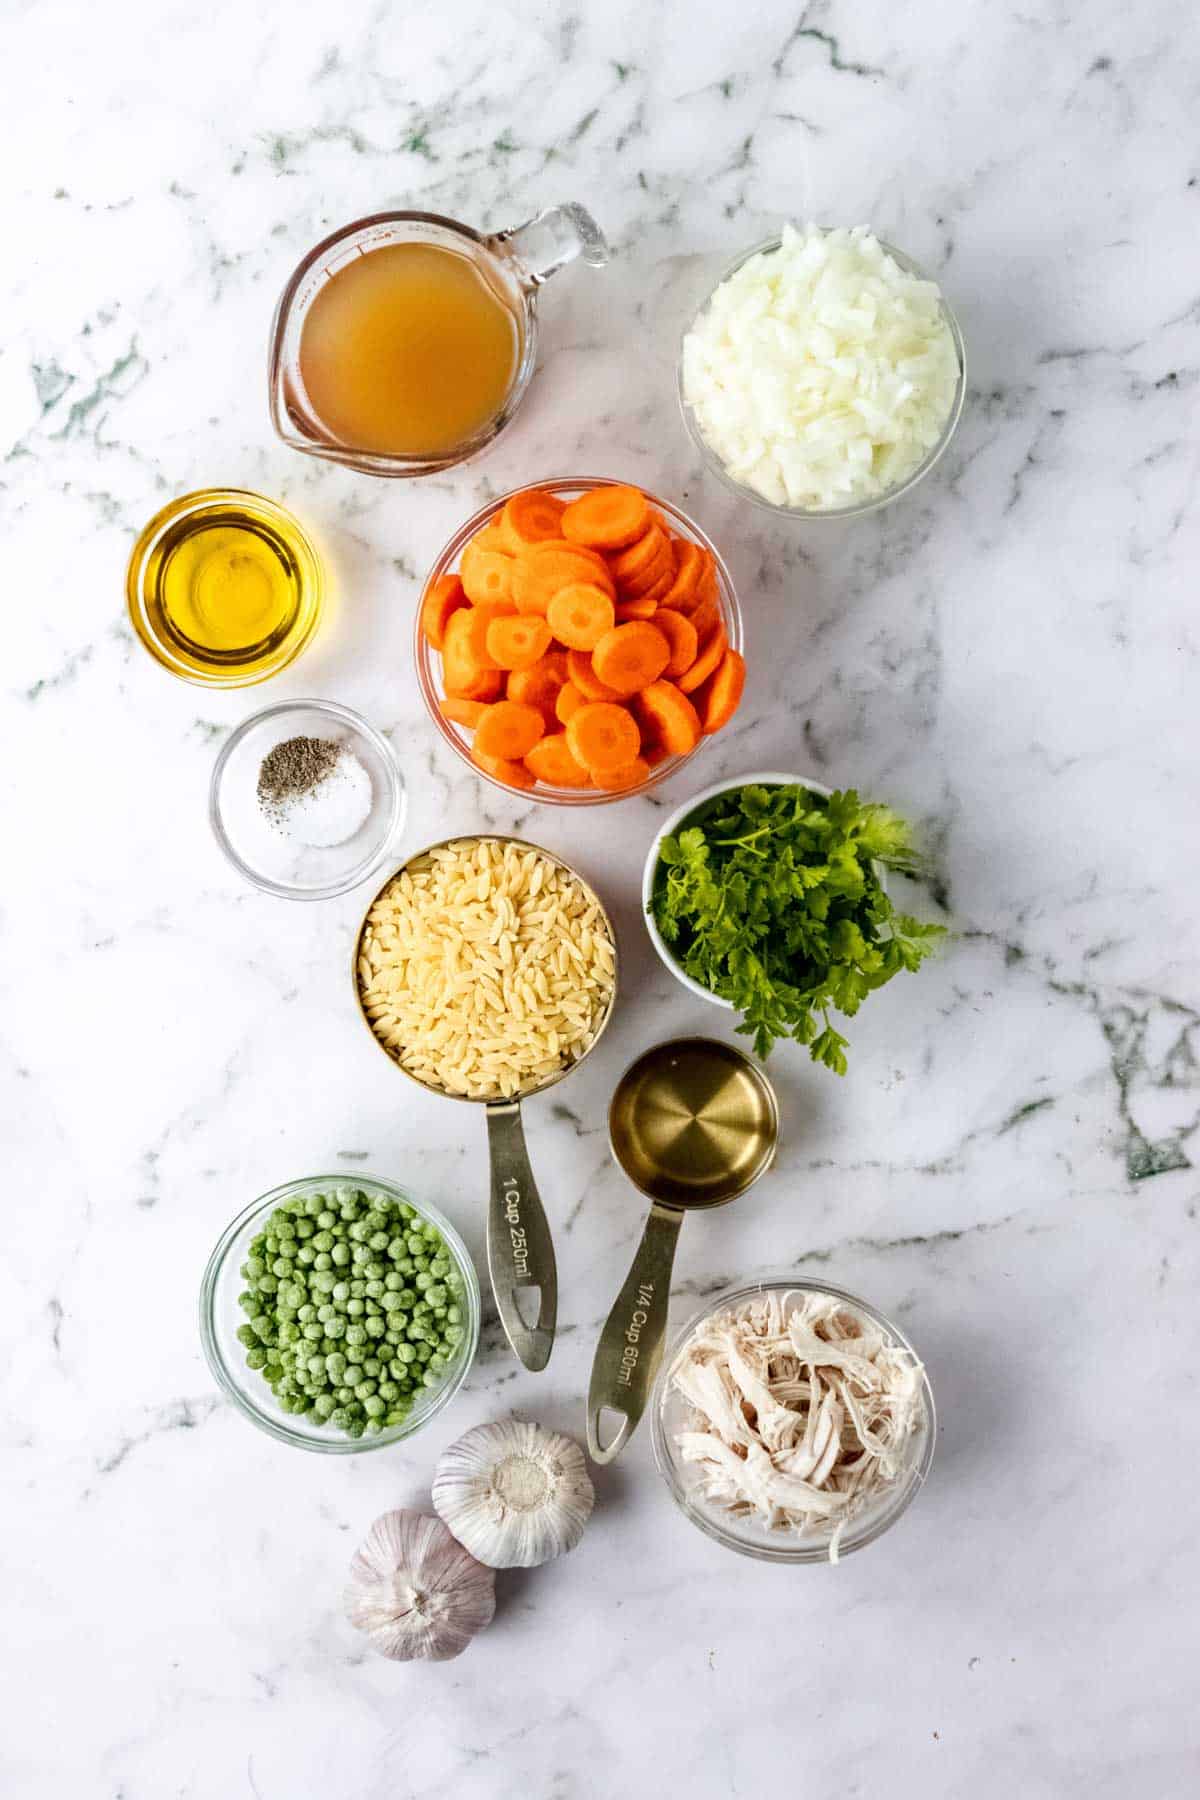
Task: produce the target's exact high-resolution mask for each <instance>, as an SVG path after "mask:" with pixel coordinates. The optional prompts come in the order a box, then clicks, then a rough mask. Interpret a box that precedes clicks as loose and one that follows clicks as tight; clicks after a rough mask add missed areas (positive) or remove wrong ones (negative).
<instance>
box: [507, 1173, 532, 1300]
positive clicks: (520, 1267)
mask: <svg viewBox="0 0 1200 1800" xmlns="http://www.w3.org/2000/svg"><path fill="white" fill-rule="evenodd" d="M504 1217H505V1218H506V1219H507V1221H508V1236H509V1240H510V1242H511V1244H512V1253H513V1270H514V1272H515V1273H516V1274H517V1275H520V1276H523V1277H525V1278H526V1279H528V1276H529V1241H528V1239H527V1238H526V1235H525V1227H524V1226H523V1225H522V1223H521V1189H520V1187H519V1185H518V1184H517V1182H515V1181H514V1180H513V1179H512V1176H511V1175H510V1176H508V1177H506V1179H505V1182H504Z"/></svg>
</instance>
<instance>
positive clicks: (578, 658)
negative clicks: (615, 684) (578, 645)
mask: <svg viewBox="0 0 1200 1800" xmlns="http://www.w3.org/2000/svg"><path fill="white" fill-rule="evenodd" d="M567 675H568V678H569V679H570V681H572V682H573V683H574V685H575V686H576V687H577V688H578V689H579V691H580V693H581V694H582V695H583V697H584V699H585V700H619V699H620V698H621V696H620V694H618V692H617V690H616V688H611V687H609V685H608V683H607V681H601V679H600V677H599V676H598V675H597V673H596V671H595V669H594V668H593V667H592V659H591V657H590V656H589V655H588V653H587V651H586V650H568V651H567Z"/></svg>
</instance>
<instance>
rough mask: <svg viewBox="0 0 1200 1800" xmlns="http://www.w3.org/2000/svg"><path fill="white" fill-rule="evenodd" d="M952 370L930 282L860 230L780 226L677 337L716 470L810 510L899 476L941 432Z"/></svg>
mask: <svg viewBox="0 0 1200 1800" xmlns="http://www.w3.org/2000/svg"><path fill="white" fill-rule="evenodd" d="M959 373H960V371H959V363H958V353H957V350H956V349H955V344H954V338H953V335H952V333H951V331H950V327H949V325H948V323H947V321H946V315H945V313H944V312H943V310H942V305H941V291H940V289H939V288H938V286H937V283H936V282H933V281H924V280H921V279H920V278H919V277H917V276H915V275H910V274H908V273H907V272H906V271H905V270H904V269H902V268H901V267H900V265H899V263H897V262H896V260H895V258H894V257H892V256H890V255H889V254H888V252H887V251H886V250H885V249H884V247H883V245H882V244H881V243H880V242H879V239H878V238H877V237H875V236H874V235H873V234H872V233H871V232H870V231H868V230H867V228H866V226H865V225H858V226H855V227H854V228H853V229H852V230H846V229H845V228H844V227H839V228H838V229H836V230H833V231H822V230H820V229H819V228H818V227H816V226H813V225H809V226H807V227H805V229H804V230H803V231H798V230H797V229H796V228H795V227H794V226H792V225H785V226H784V228H783V242H782V244H781V245H780V247H779V249H778V250H767V251H762V252H760V253H759V254H758V255H757V256H752V257H751V258H750V259H749V261H747V262H744V263H743V264H742V266H741V268H740V269H737V270H736V271H735V272H734V273H733V274H732V275H731V276H730V277H729V279H728V280H727V281H723V282H722V283H721V285H720V287H718V288H717V289H716V291H715V292H714V294H713V295H712V298H711V300H710V301H709V304H708V306H707V307H706V309H705V311H704V312H703V313H702V314H701V316H700V317H699V318H698V319H697V320H696V322H695V324H694V325H693V326H692V329H691V330H690V331H689V332H688V334H687V336H686V338H685V339H684V342H683V394H684V399H685V400H686V401H687V404H688V405H689V406H690V407H691V409H692V413H693V415H694V417H695V421H696V425H697V427H698V428H699V431H700V434H701V436H702V437H703V438H704V440H705V442H706V443H707V444H708V445H709V446H710V447H711V449H712V450H713V452H714V454H715V455H716V456H717V457H718V459H719V460H720V462H721V463H722V464H723V465H724V467H725V469H726V471H727V473H728V474H729V475H730V476H731V477H732V478H733V479H734V480H735V481H738V482H740V483H742V484H743V485H744V486H745V487H748V488H751V489H752V490H753V491H754V492H755V493H756V494H761V495H762V497H763V498H764V499H765V500H770V501H772V502H773V503H774V504H775V505H776V506H793V507H802V508H804V509H806V510H808V511H828V510H829V509H831V508H834V507H840V506H849V505H852V504H854V503H856V502H858V501H861V500H869V499H873V498H876V497H878V496H879V495H881V494H885V493H888V492H890V491H891V489H892V488H895V487H898V486H899V485H900V484H901V482H903V481H905V480H906V479H907V478H908V476H909V475H911V474H912V472H913V470H914V469H916V468H917V467H918V466H919V464H920V463H922V462H923V461H924V460H925V458H926V456H927V455H928V454H929V452H930V451H931V450H932V449H933V447H934V445H935V444H936V443H937V441H938V439H939V438H940V437H941V435H942V432H943V430H944V428H945V425H946V421H947V419H948V418H949V416H950V412H951V409H952V407H953V405H954V400H955V395H956V393H957V389H958V381H959Z"/></svg>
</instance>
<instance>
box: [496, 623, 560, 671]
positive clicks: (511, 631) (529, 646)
mask: <svg viewBox="0 0 1200 1800" xmlns="http://www.w3.org/2000/svg"><path fill="white" fill-rule="evenodd" d="M487 647H488V655H489V656H490V657H491V659H492V661H493V662H494V663H496V664H497V666H498V667H499V668H501V669H532V667H533V665H534V663H535V662H540V661H541V660H542V658H543V656H545V654H546V652H547V650H548V649H549V648H550V627H549V626H548V625H547V623H546V621H545V619H539V618H538V617H537V616H536V614H529V613H513V614H512V616H511V617H509V618H503V617H502V618H499V619H493V620H492V621H491V623H490V624H489V625H488V628H487Z"/></svg>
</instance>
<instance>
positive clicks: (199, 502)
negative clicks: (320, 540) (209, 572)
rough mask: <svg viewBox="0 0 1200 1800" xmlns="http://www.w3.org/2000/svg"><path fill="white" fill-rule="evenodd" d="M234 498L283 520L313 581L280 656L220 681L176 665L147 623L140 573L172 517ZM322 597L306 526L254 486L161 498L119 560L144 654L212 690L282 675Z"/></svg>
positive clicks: (306, 636)
mask: <svg viewBox="0 0 1200 1800" xmlns="http://www.w3.org/2000/svg"><path fill="white" fill-rule="evenodd" d="M238 500H253V501H254V503H255V505H256V506H260V507H261V508H262V509H263V511H264V512H265V513H267V514H268V515H271V516H273V518H274V521H275V523H276V524H277V525H280V526H281V528H282V526H283V525H286V526H287V527H288V528H289V529H290V530H291V531H294V532H295V534H296V538H297V541H298V542H299V544H300V547H301V550H302V552H303V555H304V558H305V560H306V562H307V565H308V566H307V568H306V569H305V571H304V579H305V580H306V581H307V582H309V583H311V584H313V585H314V586H315V588H316V601H317V603H316V605H315V606H314V608H313V612H312V617H311V618H310V619H309V621H308V624H307V625H306V626H305V628H304V630H303V631H302V632H300V633H299V634H298V636H297V637H296V640H295V642H294V644H292V645H291V647H290V648H289V651H288V654H287V656H286V657H284V659H283V660H282V661H281V662H272V663H271V664H270V665H269V667H267V668H265V669H263V670H262V671H261V672H259V673H258V674H254V675H250V676H248V677H246V678H245V679H244V680H238V681H226V680H221V679H219V678H217V677H214V676H208V675H199V674H197V673H196V671H195V670H193V669H185V668H182V667H180V666H178V664H177V662H176V660H175V657H174V654H173V652H172V651H171V648H170V646H169V645H168V644H167V643H165V642H164V640H163V638H162V636H161V634H160V633H159V632H157V631H156V630H155V629H154V626H153V624H152V623H151V619H150V615H149V613H148V611H147V609H146V593H145V581H144V576H145V569H146V562H147V559H148V558H149V556H150V555H151V553H152V552H153V550H154V549H155V547H156V545H157V544H158V542H159V540H160V539H161V537H162V535H163V533H164V531H166V530H167V528H168V527H169V526H171V525H174V524H175V522H176V520H178V519H188V518H191V517H193V516H194V515H195V514H198V513H205V512H210V511H212V510H213V509H214V508H215V507H217V506H220V505H222V504H224V505H228V504H230V503H231V502H236V501H238ZM324 603H325V571H324V568H323V566H322V563H321V559H320V557H319V556H318V554H317V548H316V545H315V544H314V543H313V541H312V538H311V537H310V535H309V533H308V531H307V530H306V528H305V526H304V525H303V524H302V523H301V521H300V520H299V519H298V518H297V517H296V515H295V513H294V512H292V511H291V509H290V508H289V507H286V506H284V505H283V503H282V502H281V501H279V500H275V499H273V498H272V497H271V495H270V494H260V493H259V492H258V490H257V489H256V488H244V487H209V488H193V489H191V490H190V492H188V493H186V494H177V495H176V496H175V498H174V500H168V501H166V502H164V504H163V505H162V506H160V507H159V509H158V511H157V512H156V513H153V514H152V515H151V517H150V518H148V519H147V520H146V523H145V524H144V525H143V526H142V529H141V530H140V531H139V532H138V534H137V537H136V538H135V540H134V544H133V548H132V549H131V550H130V552H129V560H128V562H127V563H126V565H125V606H126V610H127V612H128V613H129V617H130V620H131V622H132V624H133V629H134V633H135V635H136V636H137V637H138V638H139V639H141V640H142V648H143V649H147V650H148V648H149V645H150V644H153V646H154V650H153V651H149V654H150V655H151V656H152V657H153V659H154V660H155V661H158V658H159V657H165V658H167V660H166V661H165V662H159V667H160V668H161V669H163V670H165V672H166V673H167V674H168V675H173V676H174V677H175V679H176V680H177V681H186V682H187V683H188V685H189V686H190V687H201V688H208V689H214V690H216V691H217V692H218V693H221V692H224V693H234V692H236V691H237V689H239V688H249V687H258V686H259V685H260V683H262V682H264V681H270V680H271V679H272V677H274V676H276V675H282V673H283V671H284V670H285V669H290V668H291V666H292V664H293V663H294V662H295V661H296V660H297V658H298V657H299V656H300V655H301V653H302V652H303V651H304V650H306V649H307V647H308V645H309V644H310V643H311V642H312V639H313V634H314V633H315V631H316V629H317V626H318V625H319V623H320V620H321V613H322V611H323V608H324Z"/></svg>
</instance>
